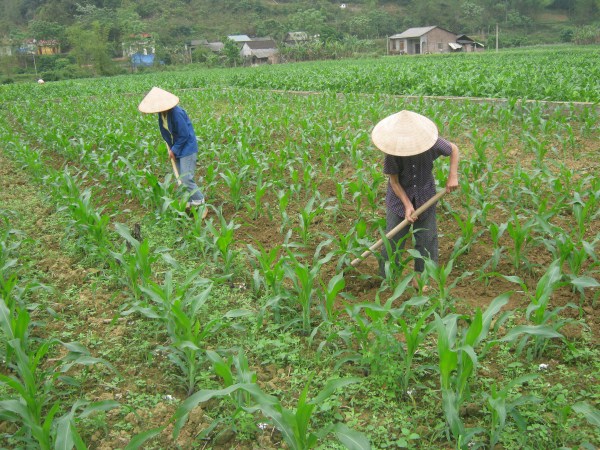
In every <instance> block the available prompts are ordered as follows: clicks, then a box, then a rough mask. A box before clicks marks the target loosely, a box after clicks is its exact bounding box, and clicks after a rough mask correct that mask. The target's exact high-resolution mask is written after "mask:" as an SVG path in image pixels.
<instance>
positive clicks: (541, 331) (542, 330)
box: [500, 325, 563, 342]
mask: <svg viewBox="0 0 600 450" xmlns="http://www.w3.org/2000/svg"><path fill="white" fill-rule="evenodd" d="M522 334H527V335H532V336H539V337H544V338H562V337H563V335H562V334H560V333H559V332H558V331H555V330H554V329H552V327H550V326H548V325H518V326H516V327H514V328H512V329H511V330H510V331H509V332H508V333H506V335H505V336H504V337H502V338H501V339H500V341H502V342H512V341H514V340H515V339H517V338H518V337H519V336H520V335H522Z"/></svg>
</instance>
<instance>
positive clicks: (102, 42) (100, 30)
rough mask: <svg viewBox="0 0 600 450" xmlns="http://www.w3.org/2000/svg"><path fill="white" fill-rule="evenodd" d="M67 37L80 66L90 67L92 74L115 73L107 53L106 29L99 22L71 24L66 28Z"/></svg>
mask: <svg viewBox="0 0 600 450" xmlns="http://www.w3.org/2000/svg"><path fill="white" fill-rule="evenodd" d="M67 38H68V40H69V43H70V44H71V49H72V50H71V53H72V54H73V56H74V57H75V59H76V61H77V64H78V65H79V66H80V67H87V68H89V69H91V72H92V74H93V75H112V74H114V73H115V64H114V63H113V61H112V59H111V58H110V54H109V45H108V30H107V29H106V28H105V27H103V26H102V24H101V23H99V22H93V23H91V24H90V25H89V26H84V25H82V24H75V25H72V26H70V27H69V28H68V29H67Z"/></svg>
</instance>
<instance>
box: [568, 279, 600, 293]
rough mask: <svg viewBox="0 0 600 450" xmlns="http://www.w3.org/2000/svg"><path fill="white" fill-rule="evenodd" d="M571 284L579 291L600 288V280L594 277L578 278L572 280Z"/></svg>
mask: <svg viewBox="0 0 600 450" xmlns="http://www.w3.org/2000/svg"><path fill="white" fill-rule="evenodd" d="M571 284H572V285H573V286H575V287H576V288H577V289H580V290H582V289H587V288H597V287H600V283H599V282H598V280H596V279H595V278H592V277H585V276H584V277H577V278H573V279H572V280H571Z"/></svg>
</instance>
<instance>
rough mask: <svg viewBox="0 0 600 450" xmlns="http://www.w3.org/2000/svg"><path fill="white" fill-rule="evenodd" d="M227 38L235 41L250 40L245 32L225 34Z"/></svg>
mask: <svg viewBox="0 0 600 450" xmlns="http://www.w3.org/2000/svg"><path fill="white" fill-rule="evenodd" d="M227 38H229V39H231V40H232V41H235V42H248V41H251V40H252V39H250V38H249V37H248V36H247V35H245V34H232V35H231V36H227Z"/></svg>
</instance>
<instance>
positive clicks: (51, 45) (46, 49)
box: [36, 39, 60, 55]
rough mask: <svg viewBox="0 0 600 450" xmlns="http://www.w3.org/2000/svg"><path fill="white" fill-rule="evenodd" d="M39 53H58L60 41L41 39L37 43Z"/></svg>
mask: <svg viewBox="0 0 600 450" xmlns="http://www.w3.org/2000/svg"><path fill="white" fill-rule="evenodd" d="M36 45H37V54H38V55H58V54H59V53H60V43H59V42H58V41H57V40H56V39H40V40H38V41H37V43H36Z"/></svg>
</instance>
